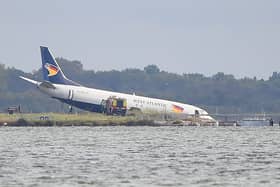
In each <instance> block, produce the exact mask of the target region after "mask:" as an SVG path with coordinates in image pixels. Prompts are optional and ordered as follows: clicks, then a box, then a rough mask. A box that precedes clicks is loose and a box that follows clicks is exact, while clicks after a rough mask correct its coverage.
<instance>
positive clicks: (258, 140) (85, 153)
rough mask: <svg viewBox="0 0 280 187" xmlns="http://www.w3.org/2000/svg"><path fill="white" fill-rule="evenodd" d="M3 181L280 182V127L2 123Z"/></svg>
mask: <svg viewBox="0 0 280 187" xmlns="http://www.w3.org/2000/svg"><path fill="white" fill-rule="evenodd" d="M0 185H1V186H245V185H246V186H280V128H279V127H251V128H249V127H247V128H245V127H232V128H231V127H230V128H223V127H27V128H26V127H22V128H15V127H2V128H0Z"/></svg>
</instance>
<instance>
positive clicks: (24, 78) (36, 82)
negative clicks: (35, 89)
mask: <svg viewBox="0 0 280 187" xmlns="http://www.w3.org/2000/svg"><path fill="white" fill-rule="evenodd" d="M19 78H21V79H22V80H25V81H27V82H30V83H32V84H36V85H38V84H39V82H38V81H34V80H32V79H29V78H26V77H22V76H19Z"/></svg>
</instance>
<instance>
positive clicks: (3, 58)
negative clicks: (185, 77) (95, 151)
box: [0, 0, 280, 78]
mask: <svg viewBox="0 0 280 187" xmlns="http://www.w3.org/2000/svg"><path fill="white" fill-rule="evenodd" d="M0 2H1V6H0V31H1V32H0V33H1V34H0V51H1V52H0V62H1V63H4V64H6V65H7V66H14V67H16V68H20V69H23V70H25V71H28V72H31V71H32V70H33V69H37V68H39V67H40V65H41V64H40V63H41V61H40V54H39V46H40V45H46V46H48V47H49V48H50V49H51V50H52V52H53V53H54V55H55V56H59V57H65V58H67V59H70V60H81V61H82V63H83V64H84V68H85V69H94V70H111V69H125V68H143V67H144V66H146V65H148V64H156V65H158V66H159V67H160V68H161V69H163V70H166V71H170V72H177V73H203V74H205V75H213V74H214V73H216V72H219V71H222V72H225V73H231V74H234V75H235V76H237V77H243V76H249V77H253V76H257V77H258V78H267V77H268V76H269V75H271V73H272V72H273V71H280V52H279V50H280V37H279V33H280V11H279V10H280V1H277V0H228V1H227V0H182V1H179V0H177V1H176V0H172V1H171V0H168V1H167V0H138V1H134V0H127V1H123V0H118V1H113V0H112V1H107V0H102V1H94V0H88V1H86V0H81V1H70V0H48V1H40V0H26V1H23V0H17V1H16V0H9V1H8V0H7V1H3V0H1V1H0Z"/></svg>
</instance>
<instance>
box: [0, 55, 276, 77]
mask: <svg viewBox="0 0 280 187" xmlns="http://www.w3.org/2000/svg"><path fill="white" fill-rule="evenodd" d="M55 58H56V59H58V58H61V59H64V60H67V61H78V62H80V63H81V64H82V65H83V70H84V71H94V72H109V71H124V70H127V69H138V70H142V71H144V68H145V67H146V66H149V65H156V64H148V65H146V66H144V67H140V68H139V67H126V68H123V69H106V70H96V69H87V68H85V67H84V64H83V62H81V61H80V60H75V59H74V60H70V59H67V58H65V57H55ZM40 63H41V62H40ZM58 63H59V62H58ZM0 64H3V63H2V62H1V61H0ZM3 65H4V66H5V68H15V69H17V70H20V71H23V72H24V73H31V74H32V73H33V72H34V71H38V70H39V69H40V68H41V67H38V68H37V69H33V70H31V71H25V70H23V69H20V68H18V67H14V66H9V65H7V64H3ZM40 65H41V64H40ZM156 66H157V67H158V68H159V69H160V71H163V72H167V73H173V74H177V75H181V76H183V75H184V74H200V75H203V76H204V77H207V78H210V77H213V76H214V75H217V74H218V73H223V74H225V75H232V76H233V77H234V78H235V79H237V80H240V79H245V78H249V79H254V78H256V79H257V80H269V78H270V77H271V76H272V75H273V73H274V72H277V73H280V71H273V72H271V75H269V77H267V78H260V77H257V76H253V77H249V76H244V77H237V76H236V75H234V74H231V73H226V72H220V71H219V72H216V73H213V74H211V75H206V74H204V73H200V72H186V73H184V72H183V73H178V72H171V71H168V70H165V69H162V68H161V67H160V66H158V65H156ZM62 71H63V69H62Z"/></svg>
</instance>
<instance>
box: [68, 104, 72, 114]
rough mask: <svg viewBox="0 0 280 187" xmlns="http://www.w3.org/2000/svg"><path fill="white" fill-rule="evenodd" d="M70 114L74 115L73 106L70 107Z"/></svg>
mask: <svg viewBox="0 0 280 187" xmlns="http://www.w3.org/2000/svg"><path fill="white" fill-rule="evenodd" d="M68 113H69V114H72V113H73V107H72V105H70V106H69V112H68Z"/></svg>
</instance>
